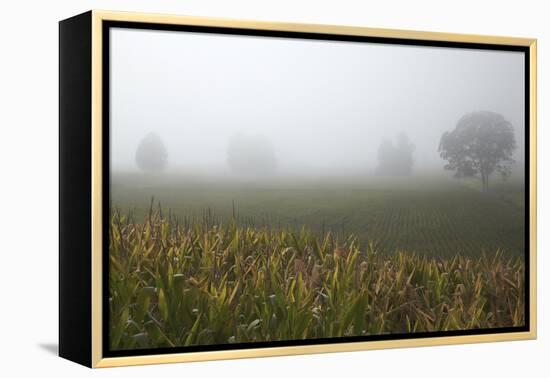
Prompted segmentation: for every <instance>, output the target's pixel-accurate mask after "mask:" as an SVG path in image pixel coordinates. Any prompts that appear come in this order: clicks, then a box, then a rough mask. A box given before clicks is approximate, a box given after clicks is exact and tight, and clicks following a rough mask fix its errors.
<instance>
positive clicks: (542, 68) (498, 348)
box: [0, 0, 550, 378]
mask: <svg viewBox="0 0 550 378" xmlns="http://www.w3.org/2000/svg"><path fill="white" fill-rule="evenodd" d="M545 3H546V2H545V1H526V0H524V1H518V0H515V1H506V0H497V1H483V2H482V1H479V0H478V1H476V0H461V1H441V0H434V1H426V0H414V1H411V0H402V1H389V0H387V1H376V2H375V1H367V0H362V1H361V0H358V1H351V0H350V1H348V0H338V1H332V2H331V1H324V0H311V1H309V0H308V1H306V0H303V1H300V0H267V1H258V0H236V1H229V0H219V1H216V0H196V1H194V0H179V1H176V0H174V1H168V0H166V1H161V0H155V1H151V0H149V1H137V0H135V1H122V0H117V1H114V0H113V1H79V0H71V1H24V0H21V1H9V2H8V1H7V2H4V3H3V4H2V5H3V6H2V21H1V22H0V42H1V44H0V46H1V50H0V51H1V53H0V96H1V98H0V104H1V105H0V127H1V133H0V164H1V168H2V176H1V180H2V181H1V182H2V185H0V191H1V192H0V193H1V196H2V202H1V204H0V230H1V231H0V232H1V235H2V238H1V239H0V253H1V254H0V269H1V272H0V349H1V350H0V375H2V376H4V377H17V376H29V377H30V376H40V375H46V376H62V377H63V376H67V377H78V376H90V375H92V374H93V375H96V376H101V377H107V376H108V377H112V376H131V377H151V376H164V375H172V376H176V375H177V376H187V377H206V376H219V377H224V378H226V377H232V376H235V377H248V376H250V377H251V376H264V377H271V376H273V377H285V376H287V377H291V376H292V377H294V376H295V377H304V376H308V377H314V376H315V377H325V376H326V377H329V376H332V377H333V376H335V375H339V376H389V377H393V376H397V377H399V376H401V377H403V376H413V377H414V376H421V377H462V378H463V377H479V376H488V377H489V376H491V377H513V376H514V377H518V376H541V377H542V376H548V374H549V373H550V363H549V361H548V360H549V357H548V356H550V341H549V337H550V330H549V328H548V323H547V318H548V316H547V314H546V313H545V308H546V304H547V301H546V299H547V297H548V286H549V285H550V280H549V279H548V276H547V274H546V273H547V272H548V268H549V266H548V261H549V260H548V258H547V255H546V252H547V250H548V247H549V243H550V237H549V234H548V231H547V230H548V229H549V227H550V203H549V200H548V198H549V196H550V192H549V190H550V185H549V184H550V183H549V176H550V173H549V172H550V171H549V170H548V169H545V167H546V166H547V164H548V163H549V159H550V150H545V146H546V145H547V144H548V143H550V140H549V139H550V135H549V132H548V130H547V128H546V124H547V122H548V117H549V116H550V110H549V108H548V105H549V96H550V82H549V74H548V70H547V67H549V66H550V47H549V42H550V26H549V24H548V20H549V18H548V14H550V13H549V12H548V10H546V9H545ZM92 8H95V9H110V10H132V11H144V12H159V13H174V14H187V15H201V16H218V17H232V18H247V19H256V20H272V21H290V22H304V23H308V22H309V23H327V24H343V25H359V26H370V27H386V28H398V29H420V30H430V31H445V32H459V33H477V34H495V35H511V36H525V37H536V38H538V39H539V59H538V67H539V80H538V84H539V91H538V94H539V101H538V104H539V113H538V114H539V123H538V126H539V134H538V141H539V146H540V148H539V156H538V162H539V176H538V177H539V188H538V189H539V200H538V208H539V211H538V215H539V237H538V241H539V243H538V244H539V246H538V255H539V260H538V273H539V298H538V303H539V311H538V316H539V339H538V340H537V341H525V342H506V343H491V344H478V345H467V346H448V347H431V348H414V349H398V350H383V351H370V352H354V353H333V354H325V355H311V356H294V357H282V358H264V359H248V360H238V361H221V362H208V363H193V364H176V365H162V366H147V367H132V368H117V369H107V370H105V369H104V370H99V371H91V370H88V369H86V368H83V367H80V366H78V365H76V364H73V363H71V362H68V361H65V360H62V359H60V358H58V357H56V355H55V353H56V352H55V350H56V344H57V289H58V288H57V263H58V260H57V246H58V227H57V221H58V201H57V196H58V184H57V180H58V169H57V164H58V155H57V149H58V140H57V138H58V126H57V120H58V118H57V115H58V110H57V106H58V100H57V78H58V75H57V69H58V68H57V64H58V39H57V38H58V26H57V22H58V21H59V20H61V19H64V18H67V17H70V16H72V15H75V14H77V13H81V12H83V11H86V10H89V9H92Z"/></svg>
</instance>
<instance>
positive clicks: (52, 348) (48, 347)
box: [38, 343, 59, 356]
mask: <svg viewBox="0 0 550 378" xmlns="http://www.w3.org/2000/svg"><path fill="white" fill-rule="evenodd" d="M38 347H39V348H40V349H42V350H44V351H46V352H48V353H50V354H53V355H56V356H57V355H59V345H57V343H40V344H38Z"/></svg>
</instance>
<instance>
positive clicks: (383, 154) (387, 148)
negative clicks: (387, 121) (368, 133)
mask: <svg viewBox="0 0 550 378" xmlns="http://www.w3.org/2000/svg"><path fill="white" fill-rule="evenodd" d="M414 149H415V147H414V145H413V144H412V143H411V142H410V140H409V136H408V135H407V134H406V133H400V134H398V135H397V138H396V144H395V145H394V143H393V142H392V141H391V140H390V139H384V140H383V141H382V143H381V144H380V147H379V148H378V166H377V167H376V173H377V174H379V175H388V176H406V175H410V174H411V172H412V168H413V165H414V159H413V152H414Z"/></svg>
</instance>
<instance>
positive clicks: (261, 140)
mask: <svg viewBox="0 0 550 378" xmlns="http://www.w3.org/2000/svg"><path fill="white" fill-rule="evenodd" d="M227 163H228V164H229V167H230V168H231V170H232V171H233V172H235V173H238V174H242V175H253V176H258V175H269V174H273V173H274V172H275V171H276V169H277V159H276V157H275V151H274V150H273V146H272V144H271V142H270V141H269V139H267V138H266V137H264V136H261V135H246V134H242V133H237V134H235V135H233V136H232V137H231V139H230V140H229V144H228V146H227Z"/></svg>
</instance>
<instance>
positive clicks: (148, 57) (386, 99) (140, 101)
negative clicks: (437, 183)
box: [110, 28, 524, 172]
mask: <svg viewBox="0 0 550 378" xmlns="http://www.w3.org/2000/svg"><path fill="white" fill-rule="evenodd" d="M110 46H111V67H110V70H111V112H110V115H111V121H110V124H111V164H112V169H113V170H115V171H116V170H127V169H132V170H133V169H137V168H136V164H135V151H136V148H137V145H138V143H139V142H140V140H141V139H142V138H143V137H144V136H145V135H146V134H147V133H149V132H152V131H153V132H155V133H157V134H158V135H159V136H160V137H161V139H162V140H163V141H164V143H165V145H166V148H167V151H168V165H169V167H170V168H173V169H174V168H183V169H199V170H201V169H202V170H211V171H212V172H215V171H223V170H227V169H228V168H227V154H226V151H227V144H228V141H229V139H230V138H231V136H233V135H234V134H235V133H243V134H249V135H252V134H257V135H262V136H263V137H265V138H267V139H268V140H270V141H271V143H272V145H273V147H274V150H275V153H276V156H277V160H278V164H279V166H280V168H281V171H283V172H284V171H285V170H289V171H291V170H301V169H304V170H305V169H315V170H327V171H330V170H331V169H338V170H341V169H351V170H354V169H359V170H361V169H365V168H366V169H370V168H372V167H374V166H375V165H376V157H377V150H378V146H379V144H380V143H381V141H382V140H383V139H385V138H394V137H395V135H396V134H397V133H399V132H401V131H404V132H406V133H408V135H409V137H410V139H411V141H412V142H413V143H414V144H415V145H416V151H415V155H414V158H415V160H416V168H420V169H421V168H424V167H434V166H437V167H440V166H442V165H443V162H442V161H441V159H440V158H439V155H438V152H437V147H438V144H439V139H440V137H441V134H442V133H443V132H445V131H447V130H452V129H453V128H454V127H455V125H456V123H457V121H458V120H459V118H460V117H461V116H462V115H463V114H465V113H468V112H472V111H477V110H489V111H494V112H498V113H501V114H502V115H504V116H505V117H506V118H507V119H508V120H509V121H510V122H511V123H512V124H513V126H514V128H515V130H516V137H517V141H518V144H522V143H523V130H524V73H523V72H524V58H523V53H519V52H498V51H489V50H471V49H450V48H440V47H415V46H399V45H382V44H368V43H351V42H329V41H312V40H299V39H283V38H265V37H262V38H260V37H244V36H226V35H216V34H200V33H188V32H173V31H148V30H132V29H119V28H115V29H111V44H110Z"/></svg>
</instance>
